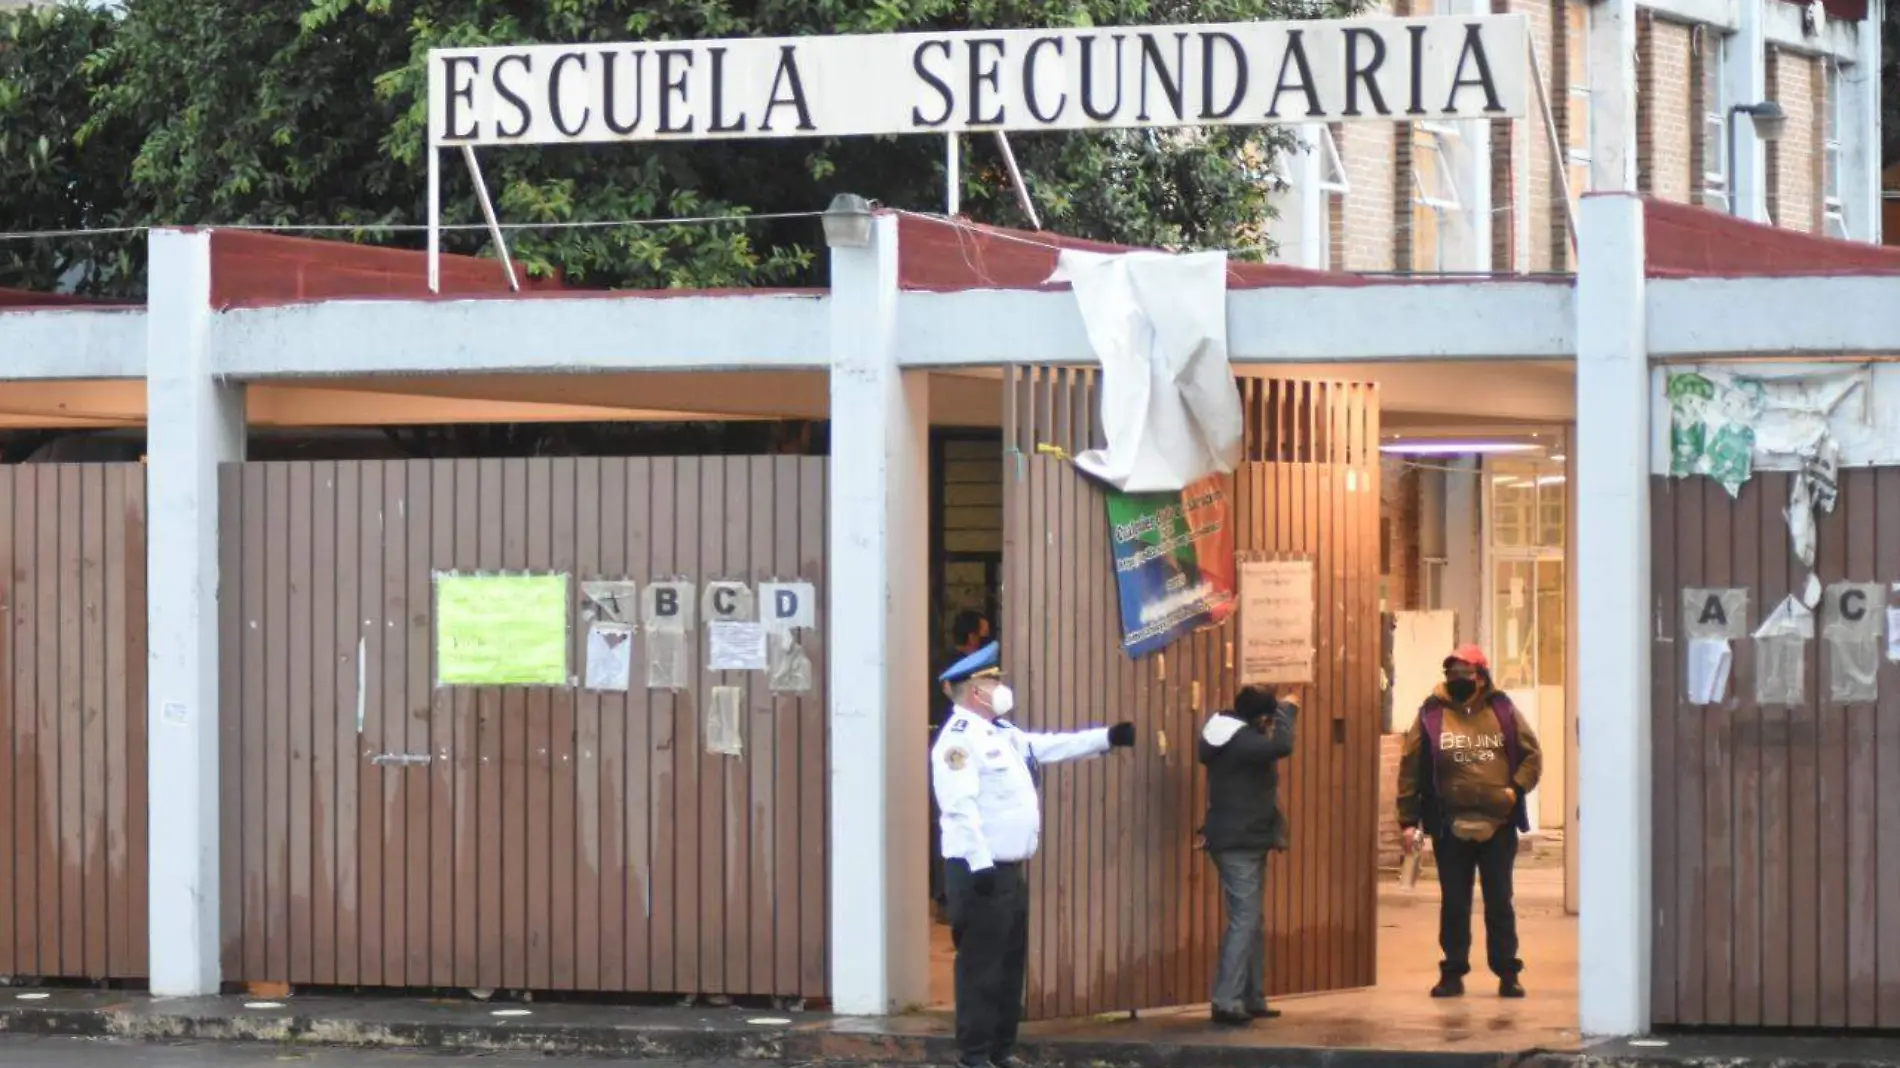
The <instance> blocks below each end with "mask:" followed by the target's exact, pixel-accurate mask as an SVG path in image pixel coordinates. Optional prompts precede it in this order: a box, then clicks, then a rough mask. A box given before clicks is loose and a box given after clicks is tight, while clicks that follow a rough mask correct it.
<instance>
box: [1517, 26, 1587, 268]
mask: <svg viewBox="0 0 1900 1068" xmlns="http://www.w3.org/2000/svg"><path fill="white" fill-rule="evenodd" d="M1529 44H1530V50H1531V85H1532V86H1534V87H1536V89H1537V109H1538V110H1539V111H1541V112H1543V113H1544V137H1545V140H1546V141H1547V142H1548V143H1549V145H1550V165H1551V167H1552V168H1553V169H1555V170H1556V172H1557V191H1558V192H1559V193H1561V194H1563V198H1564V233H1565V236H1567V237H1569V238H1570V252H1571V254H1572V255H1575V254H1576V251H1577V204H1576V201H1574V200H1572V199H1570V168H1569V167H1567V166H1565V164H1566V163H1567V162H1569V161H1567V160H1565V159H1564V149H1563V144H1562V141H1561V139H1560V138H1559V137H1558V136H1557V120H1556V118H1555V117H1554V116H1553V115H1552V114H1551V110H1550V90H1548V89H1546V88H1544V63H1543V60H1542V59H1540V58H1539V57H1538V54H1537V42H1536V41H1531V42H1529ZM1526 199H1529V198H1528V197H1527V198H1526Z"/></svg>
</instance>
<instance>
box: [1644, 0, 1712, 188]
mask: <svg viewBox="0 0 1900 1068" xmlns="http://www.w3.org/2000/svg"><path fill="white" fill-rule="evenodd" d="M1636 63H1637V93H1638V98H1637V111H1638V127H1637V133H1636V138H1637V147H1636V153H1637V183H1638V186H1637V187H1638V188H1639V189H1641V190H1642V191H1643V192H1645V193H1648V194H1650V195H1652V196H1654V197H1657V198H1658V199H1661V200H1669V201H1674V202H1676V203H1679V204H1687V203H1690V202H1691V201H1692V200H1693V199H1694V196H1695V192H1696V187H1697V181H1696V174H1697V171H1696V170H1695V168H1696V166H1697V165H1698V164H1699V153H1698V152H1697V150H1696V138H1697V135H1698V134H1699V132H1700V131H1701V128H1702V127H1701V122H1702V113H1701V111H1700V110H1698V108H1699V104H1700V101H1699V100H1698V99H1697V97H1698V95H1699V94H1698V93H1697V92H1694V91H1691V90H1692V89H1693V88H1694V87H1695V86H1697V85H1698V82H1697V79H1696V75H1697V66H1696V62H1695V31H1694V30H1693V29H1692V28H1691V27H1689V26H1686V25H1684V24H1682V23H1680V22H1671V21H1669V20H1668V19H1660V18H1656V17H1655V16H1654V15H1653V14H1651V13H1649V12H1644V13H1643V16H1642V22H1641V24H1640V27H1639V31H1638V43H1637V61H1636Z"/></svg>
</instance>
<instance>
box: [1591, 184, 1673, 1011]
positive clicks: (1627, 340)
mask: <svg viewBox="0 0 1900 1068" xmlns="http://www.w3.org/2000/svg"><path fill="white" fill-rule="evenodd" d="M1578 230H1579V242H1578V245H1579V261H1578V270H1577V301H1576V315H1577V438H1576V442H1575V452H1574V453H1573V454H1572V455H1573V456H1574V463H1575V470H1576V474H1577V496H1576V505H1577V553H1576V560H1577V569H1578V571H1577V591H1578V597H1577V602H1578V603H1577V661H1578V663H1577V675H1578V677H1579V678H1585V679H1589V680H1590V693H1589V697H1588V699H1587V701H1585V702H1584V704H1583V706H1582V707H1580V708H1578V710H1577V714H1578V720H1577V734H1578V739H1577V740H1578V746H1577V750H1578V753H1577V755H1578V773H1579V774H1578V778H1579V780H1580V781H1579V783H1578V795H1579V800H1580V809H1581V811H1580V814H1579V816H1578V819H1577V831H1578V839H1579V852H1580V854H1581V856H1580V857H1579V868H1580V873H1579V874H1580V878H1579V889H1580V894H1579V897H1580V898H1581V901H1580V904H1581V906H1582V909H1581V914H1580V918H1579V928H1578V934H1577V944H1578V966H1579V976H1578V978H1579V983H1578V994H1579V1006H1578V1009H1579V1011H1578V1015H1579V1017H1580V1024H1581V1026H1582V1028H1583V1031H1584V1033H1585V1034H1587V1035H1635V1034H1642V1033H1644V1032H1645V1031H1647V1030H1648V1028H1649V979H1650V975H1649V968H1650V963H1649V962H1650V862H1649V848H1650V847H1649V829H1650V774H1651V768H1650V746H1649V715H1650V712H1649V687H1650V671H1651V665H1650V656H1649V643H1650V588H1649V436H1650V435H1649V407H1650V405H1649V401H1650V398H1649V355H1648V351H1647V347H1646V337H1645V331H1646V325H1645V321H1646V315H1645V311H1644V303H1643V302H1644V294H1643V205H1642V202H1641V201H1640V200H1638V199H1636V198H1635V197H1634V196H1594V197H1588V198H1586V199H1585V200H1584V202H1583V205H1582V211H1581V214H1580V217H1579V220H1578ZM1656 670H1664V671H1666V670H1669V667H1668V665H1666V664H1665V665H1659V666H1657V668H1656Z"/></svg>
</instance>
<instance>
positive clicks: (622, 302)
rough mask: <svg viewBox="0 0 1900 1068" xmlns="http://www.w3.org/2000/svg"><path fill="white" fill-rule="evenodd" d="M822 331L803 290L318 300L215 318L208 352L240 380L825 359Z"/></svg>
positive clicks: (789, 363) (819, 302) (708, 366)
mask: <svg viewBox="0 0 1900 1068" xmlns="http://www.w3.org/2000/svg"><path fill="white" fill-rule="evenodd" d="M828 330H829V326H828V323H827V321H826V316H825V299H824V298H823V297H822V296H819V295H808V294H758V295H748V294H736V295H730V296H727V295H718V296H677V297H673V296H653V295H642V296H629V297H613V296H600V297H584V298H546V299H542V298H518V299H495V300H452V301H416V300H389V301H362V300H352V301H326V302H323V303H318V304H297V305H290V306H286V307H276V308H242V309H237V310H234V311H229V312H225V313H224V314H222V315H218V316H215V317H214V319H213V331H212V358H213V361H214V364H215V366H216V367H217V370H218V373H219V374H222V375H227V376H230V377H233V378H240V379H261V378H272V377H288V376H295V375H384V374H495V373H504V372H560V373H569V374H572V373H584V372H589V371H687V370H717V369H721V368H737V367H744V368H751V369H760V370H764V369H772V368H779V369H791V368H810V369H822V368H824V367H826V366H828V364H829V355H828V352H827V349H826V344H827V338H828V337H829V333H828Z"/></svg>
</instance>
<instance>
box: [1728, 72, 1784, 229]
mask: <svg viewBox="0 0 1900 1068" xmlns="http://www.w3.org/2000/svg"><path fill="white" fill-rule="evenodd" d="M1743 115H1746V116H1748V117H1749V118H1750V119H1752V120H1754V124H1755V136H1756V137H1758V138H1760V139H1761V140H1763V141H1779V140H1781V132H1782V131H1783V130H1785V129H1787V128H1788V113H1787V112H1786V111H1783V110H1782V109H1781V105H1780V104H1777V103H1775V102H1774V101H1772V100H1764V101H1762V102H1761V103H1759V104H1737V105H1735V106H1734V107H1732V108H1730V109H1728V173H1729V183H1728V184H1729V195H1728V210H1729V214H1730V215H1740V214H1741V213H1742V199H1741V196H1740V193H1741V183H1739V182H1737V181H1736V180H1735V177H1736V174H1737V172H1738V170H1739V168H1737V167H1736V166H1735V127H1736V122H1735V120H1736V119H1737V118H1740V117H1741V116H1743Z"/></svg>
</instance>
